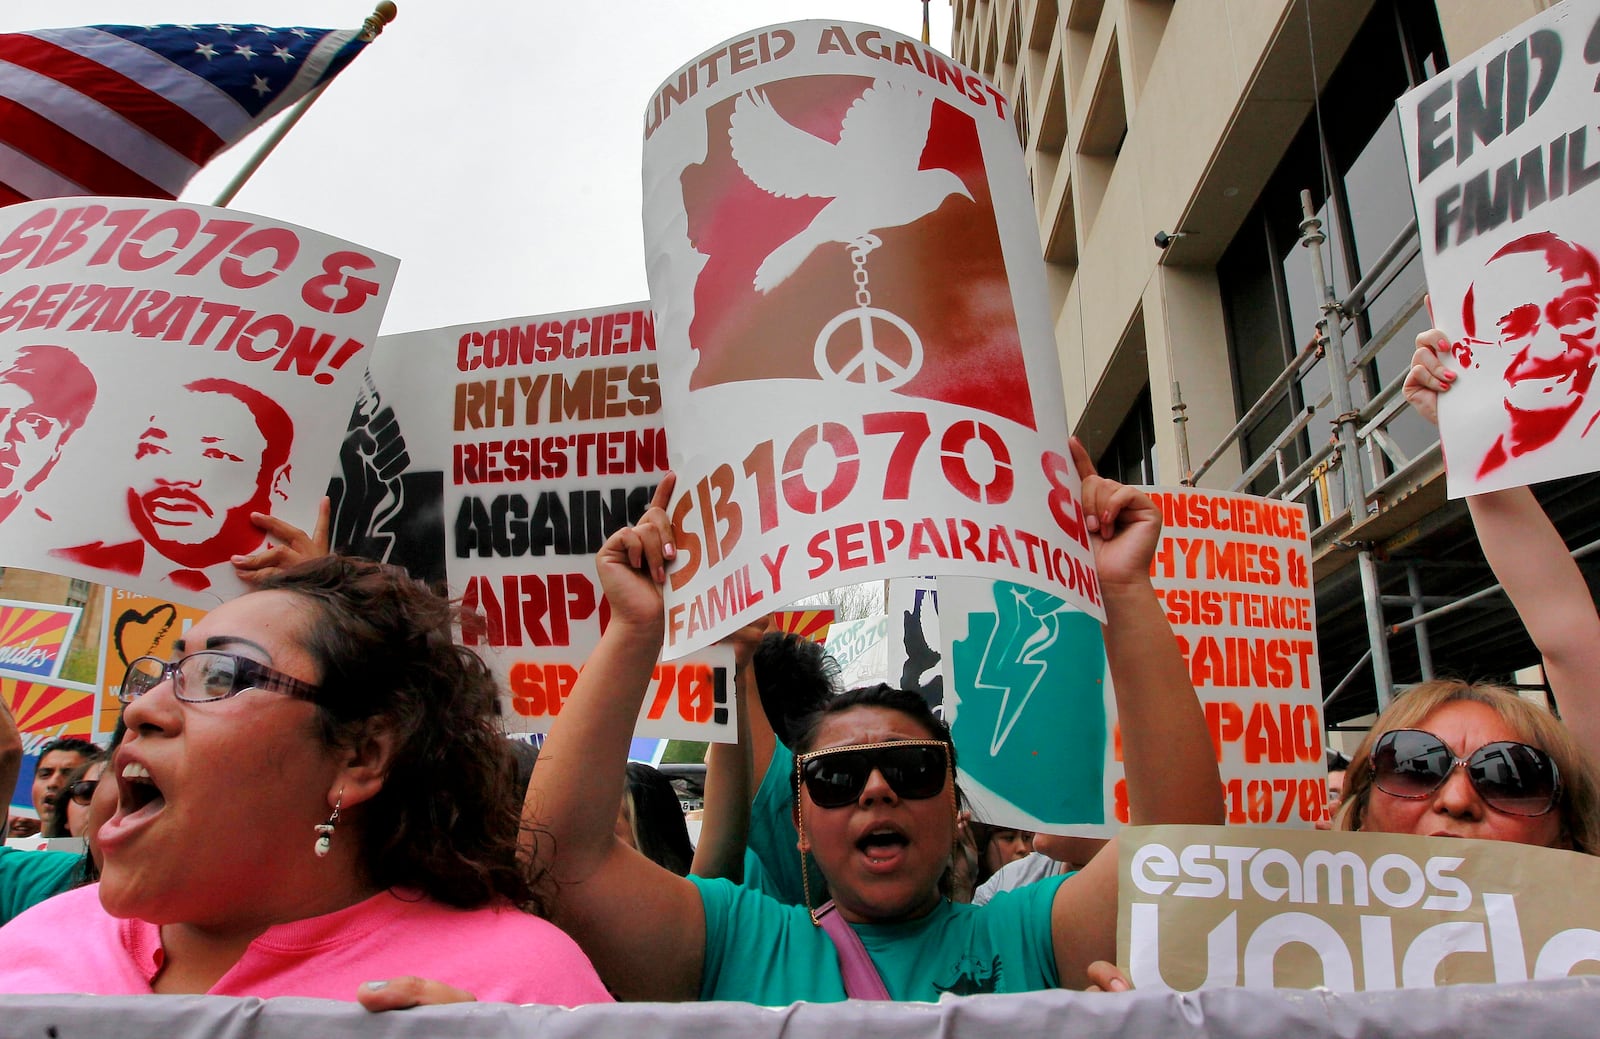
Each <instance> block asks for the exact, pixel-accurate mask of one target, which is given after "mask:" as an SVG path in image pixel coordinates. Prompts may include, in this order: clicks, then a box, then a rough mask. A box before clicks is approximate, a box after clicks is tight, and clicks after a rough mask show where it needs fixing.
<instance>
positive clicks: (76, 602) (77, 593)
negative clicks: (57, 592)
mask: <svg viewBox="0 0 1600 1039" xmlns="http://www.w3.org/2000/svg"><path fill="white" fill-rule="evenodd" d="M93 593H94V583H93V582H91V581H80V580H78V579H77V578H73V579H72V581H71V583H70V584H68V585H67V602H66V605H68V606H76V607H78V608H79V609H85V608H87V607H88V605H89V596H90V595H92V594H93Z"/></svg>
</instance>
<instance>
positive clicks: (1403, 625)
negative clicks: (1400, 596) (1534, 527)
mask: <svg viewBox="0 0 1600 1039" xmlns="http://www.w3.org/2000/svg"><path fill="white" fill-rule="evenodd" d="M1597 550H1600V541H1591V542H1589V543H1588V544H1587V545H1584V546H1583V547H1582V548H1579V549H1576V550H1575V551H1574V552H1573V553H1572V558H1573V559H1582V558H1583V557H1584V556H1586V555H1589V554H1590V553H1592V552H1595V551H1597ZM1504 591H1505V588H1504V587H1502V586H1501V585H1499V584H1492V585H1490V586H1489V587H1487V588H1483V589H1480V590H1478V591H1476V592H1473V593H1472V594H1471V595H1464V596H1462V597H1461V598H1459V599H1457V600H1456V601H1455V602H1453V603H1450V604H1449V605H1446V606H1440V607H1437V608H1435V609H1432V610H1429V611H1428V612H1427V613H1424V614H1422V615H1421V616H1417V617H1412V618H1411V619H1410V620H1407V621H1401V622H1400V623H1399V624H1392V625H1390V626H1389V633H1390V634H1391V635H1398V634H1400V632H1402V631H1409V630H1410V629H1412V628H1414V627H1416V626H1417V625H1418V624H1426V623H1427V622H1428V621H1431V620H1433V619H1434V618H1436V617H1443V616H1444V615H1445V614H1447V613H1454V612H1456V611H1457V610H1459V609H1462V608H1464V607H1467V606H1471V605H1472V604H1473V603H1475V602H1478V601H1479V600H1481V599H1486V598H1488V597H1489V596H1491V595H1495V594H1496V593H1499V592H1504Z"/></svg>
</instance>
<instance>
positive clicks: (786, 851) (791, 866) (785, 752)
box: [744, 742, 828, 906]
mask: <svg viewBox="0 0 1600 1039" xmlns="http://www.w3.org/2000/svg"><path fill="white" fill-rule="evenodd" d="M793 772H794V755H793V754H791V753H790V752H789V748H787V747H785V746H784V745H783V744H782V743H781V742H775V743H774V745H773V748H772V760H771V761H770V762H769V763H768V764H767V774H766V775H764V776H762V777H761V785H760V786H759V787H757V788H756V796H755V797H754V798H752V799H751V801H750V832H749V835H748V837H747V838H746V842H745V850H744V886H745V887H748V888H754V889H755V890H757V891H760V892H761V893H763V894H766V895H771V896H772V897H773V898H775V899H777V900H778V901H780V902H782V903H784V904H785V905H792V906H793V905H804V904H805V900H806V895H805V889H804V887H803V885H802V884H801V877H800V850H799V848H797V847H796V844H797V843H798V841H799V839H800V837H799V834H797V833H796V832H795V829H794V787H793V786H792V785H791V783H792V782H793V781H792V780H791V778H790V776H791V774H792V773H793ZM807 858H808V859H809V860H810V863H811V901H812V904H813V905H820V904H821V903H823V902H826V901H827V900H828V893H827V885H826V884H824V883H823V880H822V874H821V873H819V872H817V860H816V859H812V858H810V855H809V853H808V854H807Z"/></svg>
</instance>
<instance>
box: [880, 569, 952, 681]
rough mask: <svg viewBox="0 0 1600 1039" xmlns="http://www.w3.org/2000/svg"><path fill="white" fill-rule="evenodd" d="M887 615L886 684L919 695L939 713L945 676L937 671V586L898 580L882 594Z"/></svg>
mask: <svg viewBox="0 0 1600 1039" xmlns="http://www.w3.org/2000/svg"><path fill="white" fill-rule="evenodd" d="M883 609H884V612H885V613H886V614H888V616H889V659H888V664H889V681H890V684H892V685H897V686H899V687H900V688H901V689H910V690H912V691H914V692H918V693H921V694H922V698H923V699H924V700H926V701H928V706H929V707H932V708H933V709H934V710H935V711H941V710H942V709H943V708H942V705H943V704H944V675H943V674H942V673H941V671H940V669H939V661H940V660H941V659H942V656H943V654H942V653H941V652H940V649H939V587H938V580H937V579H936V578H932V577H897V578H895V579H894V580H892V581H890V582H889V588H888V590H887V591H886V592H884V596H883Z"/></svg>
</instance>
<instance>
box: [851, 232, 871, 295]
mask: <svg viewBox="0 0 1600 1039" xmlns="http://www.w3.org/2000/svg"><path fill="white" fill-rule="evenodd" d="M850 262H851V263H853V264H855V268H856V269H855V271H854V272H852V274H851V277H853V278H854V279H855V282H856V306H858V307H870V306H872V293H871V292H869V291H868V290H867V252H866V250H865V249H863V248H861V246H859V245H852V246H851V247H850Z"/></svg>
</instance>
